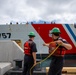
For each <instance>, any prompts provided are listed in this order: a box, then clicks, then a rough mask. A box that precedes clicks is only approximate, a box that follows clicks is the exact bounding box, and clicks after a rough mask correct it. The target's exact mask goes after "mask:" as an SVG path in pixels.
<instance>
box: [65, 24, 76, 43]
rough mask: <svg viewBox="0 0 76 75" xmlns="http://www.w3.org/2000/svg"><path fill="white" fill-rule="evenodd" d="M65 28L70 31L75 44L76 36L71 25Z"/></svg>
mask: <svg viewBox="0 0 76 75" xmlns="http://www.w3.org/2000/svg"><path fill="white" fill-rule="evenodd" d="M65 26H66V27H67V29H68V31H69V32H70V34H71V35H72V37H73V38H74V40H75V42H76V36H75V34H74V33H73V31H72V29H71V28H70V26H69V24H65Z"/></svg>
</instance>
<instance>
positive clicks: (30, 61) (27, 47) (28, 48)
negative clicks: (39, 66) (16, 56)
mask: <svg viewBox="0 0 76 75" xmlns="http://www.w3.org/2000/svg"><path fill="white" fill-rule="evenodd" d="M28 36H29V40H28V41H26V42H25V43H24V54H25V55H24V66H23V73H22V75H30V69H31V67H32V66H33V65H36V52H37V48H36V44H35V42H34V37H35V33H34V32H30V33H29V35H28ZM31 74H33V69H32V71H31Z"/></svg>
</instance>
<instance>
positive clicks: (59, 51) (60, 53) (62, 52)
mask: <svg viewBox="0 0 76 75" xmlns="http://www.w3.org/2000/svg"><path fill="white" fill-rule="evenodd" d="M57 46H58V45H57V44H56V43H55V42H53V43H50V45H49V53H51V52H52V51H53V50H55V48H56V47H57ZM65 53H66V49H65V48H64V47H63V46H59V48H58V49H57V50H56V51H55V52H54V54H53V55H54V56H64V55H65Z"/></svg>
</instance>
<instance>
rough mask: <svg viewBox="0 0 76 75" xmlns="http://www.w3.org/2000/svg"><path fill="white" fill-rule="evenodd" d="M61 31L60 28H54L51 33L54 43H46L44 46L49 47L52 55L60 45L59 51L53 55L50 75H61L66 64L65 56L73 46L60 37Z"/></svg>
mask: <svg viewBox="0 0 76 75" xmlns="http://www.w3.org/2000/svg"><path fill="white" fill-rule="evenodd" d="M60 34H61V31H60V29H59V28H57V27H54V28H53V29H52V30H51V31H50V35H51V37H52V39H53V43H50V44H46V43H44V44H43V46H47V47H49V53H51V52H52V51H53V50H55V48H56V47H57V46H58V45H59V44H60V46H59V47H58V49H57V50H56V51H55V52H54V53H53V54H52V60H51V63H50V69H49V72H48V75H61V73H62V68H63V64H64V63H63V62H64V55H65V53H66V51H67V50H71V49H72V45H71V44H69V43H68V42H67V41H66V40H65V39H63V38H61V37H60Z"/></svg>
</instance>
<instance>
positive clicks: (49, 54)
mask: <svg viewBox="0 0 76 75" xmlns="http://www.w3.org/2000/svg"><path fill="white" fill-rule="evenodd" d="M50 43H53V42H50ZM50 43H49V44H50ZM59 46H60V44H59V45H58V46H57V47H56V48H55V49H54V51H53V52H51V54H49V55H48V56H47V57H46V58H45V59H43V60H41V61H40V62H38V63H36V65H38V64H40V63H42V62H44V61H45V60H47V59H48V58H49V57H50V56H51V55H52V54H53V53H54V52H55V51H56V50H57V49H58V47H59ZM36 65H33V66H32V67H31V69H30V75H32V74H31V70H32V69H33V68H34V67H35V66H36Z"/></svg>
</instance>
